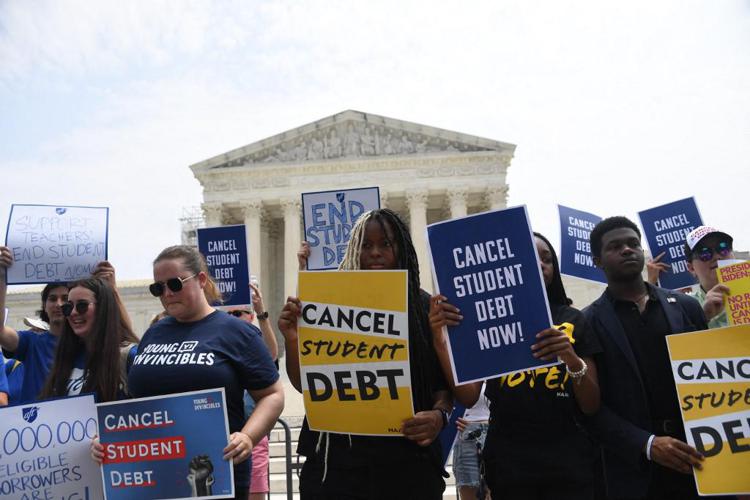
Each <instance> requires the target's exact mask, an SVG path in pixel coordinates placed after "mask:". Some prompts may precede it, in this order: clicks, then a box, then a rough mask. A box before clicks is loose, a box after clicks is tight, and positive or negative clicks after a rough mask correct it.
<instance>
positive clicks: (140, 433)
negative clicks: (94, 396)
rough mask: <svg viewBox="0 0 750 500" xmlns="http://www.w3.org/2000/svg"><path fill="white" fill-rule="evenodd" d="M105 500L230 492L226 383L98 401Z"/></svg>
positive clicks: (231, 475)
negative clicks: (204, 388)
mask: <svg viewBox="0 0 750 500" xmlns="http://www.w3.org/2000/svg"><path fill="white" fill-rule="evenodd" d="M97 411H98V412H99V436H100V441H101V443H102V445H103V446H104V462H103V464H102V472H101V474H102V479H103V481H104V493H105V498H106V499H107V500H121V499H128V500H131V499H132V500H136V499H138V500H141V499H144V500H146V499H152V498H163V499H177V498H180V499H181V498H194V497H197V496H199V497H201V498H231V497H233V496H234V468H233V467H232V464H231V462H228V461H226V460H224V459H223V458H222V457H223V452H222V450H223V448H224V447H225V446H226V445H227V438H228V436H229V425H228V423H227V408H226V401H225V398H224V389H223V388H221V389H211V390H207V391H194V392H185V393H182V394H171V395H167V396H156V397H150V398H142V399H131V400H125V401H113V402H110V403H102V404H99V405H97Z"/></svg>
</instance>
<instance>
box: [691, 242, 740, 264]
mask: <svg viewBox="0 0 750 500" xmlns="http://www.w3.org/2000/svg"><path fill="white" fill-rule="evenodd" d="M731 252H732V245H730V244H729V243H728V242H726V241H722V242H720V243H719V244H718V245H716V246H715V247H714V248H711V247H701V248H700V249H698V250H696V251H695V252H693V255H695V256H696V257H698V258H699V259H700V260H702V261H703V262H708V261H709V260H711V259H712V258H713V256H714V253H715V254H717V255H718V256H719V257H721V258H726V257H728V256H729V254H730V253H731Z"/></svg>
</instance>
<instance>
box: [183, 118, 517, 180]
mask: <svg viewBox="0 0 750 500" xmlns="http://www.w3.org/2000/svg"><path fill="white" fill-rule="evenodd" d="M475 151H496V152H502V153H507V154H510V155H511V156H512V155H513V152H514V151H515V145H513V144H508V143H503V142H500V141H494V140H491V139H486V138H483V137H477V136H472V135H468V134H463V133H459V132H453V131H449V130H444V129H439V128H436V127H430V126H427V125H421V124H418V123H412V122H407V121H403V120H396V119H393V118H387V117H384V116H379V115H372V114H367V113H362V112H359V111H352V110H348V111H344V112H342V113H338V114H335V115H333V116H329V117H327V118H323V119H322V120H318V121H316V122H313V123H310V124H307V125H303V126H301V127H297V128H295V129H292V130H288V131H286V132H283V133H281V134H277V135H274V136H272V137H269V138H267V139H263V140H261V141H258V142H255V143H252V144H249V145H247V146H243V147H241V148H237V149H234V150H231V151H228V152H226V153H224V154H221V155H218V156H215V157H213V158H209V159H208V160H205V161H202V162H199V163H196V164H194V165H192V166H191V167H190V168H191V169H192V170H193V173H194V174H195V175H196V177H200V174H201V173H203V172H206V171H210V170H213V169H217V168H218V169H235V168H243V166H244V167H247V166H250V167H252V168H262V167H263V166H264V165H268V164H271V165H275V166H278V165H280V164H281V165H285V164H294V163H307V162H311V161H312V162H315V161H318V160H327V161H330V160H332V159H349V160H350V159H354V158H368V159H371V158H379V157H384V156H385V157H387V156H392V155H404V156H412V155H420V156H422V155H425V154H431V153H436V152H437V153H440V152H443V153H445V152H447V153H460V154H464V153H467V152H475Z"/></svg>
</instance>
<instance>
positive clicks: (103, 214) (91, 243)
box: [5, 205, 109, 285]
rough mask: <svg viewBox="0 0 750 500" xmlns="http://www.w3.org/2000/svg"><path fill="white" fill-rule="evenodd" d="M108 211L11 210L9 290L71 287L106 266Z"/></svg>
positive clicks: (41, 207) (38, 207) (7, 242)
mask: <svg viewBox="0 0 750 500" xmlns="http://www.w3.org/2000/svg"><path fill="white" fill-rule="evenodd" d="M108 218H109V208H106V207H61V206H54V205H11V207H10V217H9V219H8V229H7V232H6V235H5V245H6V246H7V247H8V248H10V251H11V252H12V253H13V265H12V266H11V267H10V268H8V284H9V285H21V284H31V283H50V282H55V281H75V280H77V279H81V278H87V277H88V276H90V275H91V272H92V271H93V270H94V267H95V266H96V264H97V263H98V262H100V261H102V260H107V223H108Z"/></svg>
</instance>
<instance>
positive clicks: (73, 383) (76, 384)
mask: <svg viewBox="0 0 750 500" xmlns="http://www.w3.org/2000/svg"><path fill="white" fill-rule="evenodd" d="M137 351H138V346H137V345H134V346H133V347H131V348H130V351H129V352H128V357H127V367H126V370H129V369H130V366H131V365H132V363H133V360H134V359H135V355H136V353H137ZM85 371H86V352H85V351H83V350H81V352H79V353H78V354H77V355H76V358H75V359H74V360H73V370H72V371H71V372H70V377H68V383H67V385H66V388H67V394H68V396H78V395H80V394H81V390H82V389H83V385H84V384H85V383H86V377H85ZM94 397H95V398H96V401H97V402H98V401H101V399H100V398H99V394H94ZM117 399H118V400H123V399H128V393H127V391H126V390H125V388H124V387H122V385H120V388H119V389H118V390H117Z"/></svg>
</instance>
